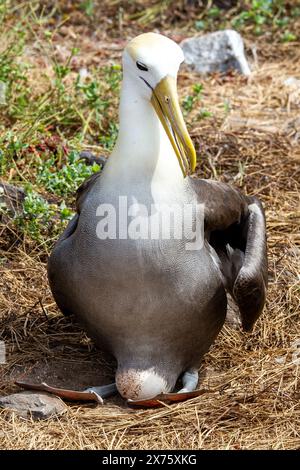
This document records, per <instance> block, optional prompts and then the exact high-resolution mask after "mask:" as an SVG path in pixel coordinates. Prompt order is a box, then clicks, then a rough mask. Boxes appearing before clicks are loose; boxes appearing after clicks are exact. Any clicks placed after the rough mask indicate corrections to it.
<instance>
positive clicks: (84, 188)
mask: <svg viewBox="0 0 300 470" xmlns="http://www.w3.org/2000/svg"><path fill="white" fill-rule="evenodd" d="M100 176H101V171H99V172H97V173H94V174H93V175H91V176H90V177H89V178H87V179H86V180H85V181H84V182H83V183H82V184H81V185H80V186H79V188H78V189H77V191H76V210H77V213H78V214H80V212H81V208H82V206H83V204H84V201H85V199H86V197H87V195H88V193H89V192H90V190H91V189H92V187H93V186H94V184H95V182H96V181H98V179H99V178H100Z"/></svg>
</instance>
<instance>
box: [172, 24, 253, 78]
mask: <svg viewBox="0 0 300 470" xmlns="http://www.w3.org/2000/svg"><path fill="white" fill-rule="evenodd" d="M180 45H181V47H182V50H183V53H184V58H185V59H184V61H185V63H186V64H187V65H189V66H190V67H191V68H192V69H193V70H195V71H196V72H199V73H211V72H227V71H228V70H230V69H235V70H238V72H240V73H241V74H243V75H246V76H249V75H250V74H251V70H250V67H249V65H248V62H247V59H246V57H245V54H244V43H243V39H242V37H241V35H240V34H239V33H237V32H236V31H234V30H232V29H226V30H224V31H217V32H215V33H210V34H206V35H205V36H201V37H194V38H189V39H185V40H184V41H182V43H181V44H180Z"/></svg>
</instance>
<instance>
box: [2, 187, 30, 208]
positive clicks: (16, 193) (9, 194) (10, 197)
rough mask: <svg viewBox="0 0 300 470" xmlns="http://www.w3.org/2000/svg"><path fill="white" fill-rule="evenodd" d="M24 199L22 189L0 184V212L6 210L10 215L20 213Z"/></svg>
mask: <svg viewBox="0 0 300 470" xmlns="http://www.w3.org/2000/svg"><path fill="white" fill-rule="evenodd" d="M24 199H25V191H24V189H23V188H18V187H16V186H13V185H12V184H8V183H1V182H0V212H1V209H4V210H7V211H8V212H9V213H10V214H11V215H15V214H16V213H19V212H21V211H22V203H23V201H24Z"/></svg>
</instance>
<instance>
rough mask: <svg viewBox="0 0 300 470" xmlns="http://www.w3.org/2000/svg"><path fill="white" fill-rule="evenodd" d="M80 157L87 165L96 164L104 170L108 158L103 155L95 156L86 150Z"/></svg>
mask: <svg viewBox="0 0 300 470" xmlns="http://www.w3.org/2000/svg"><path fill="white" fill-rule="evenodd" d="M79 157H80V159H81V160H84V161H85V163H86V164H87V165H93V164H94V163H97V165H101V166H102V168H103V167H104V165H105V163H106V158H105V157H103V156H102V155H99V156H97V155H94V154H93V153H92V152H89V151H88V150H84V151H83V152H80V154H79Z"/></svg>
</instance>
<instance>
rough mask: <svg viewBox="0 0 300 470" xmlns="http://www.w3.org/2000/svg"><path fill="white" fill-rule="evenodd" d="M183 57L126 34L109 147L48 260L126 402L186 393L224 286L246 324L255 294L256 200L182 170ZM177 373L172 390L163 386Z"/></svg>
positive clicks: (61, 302)
mask: <svg viewBox="0 0 300 470" xmlns="http://www.w3.org/2000/svg"><path fill="white" fill-rule="evenodd" d="M182 61H183V53H182V50H181V48H180V47H179V46H178V45H177V44H176V43H175V42H173V41H172V40H170V39H168V38H166V37H164V36H162V35H159V34H154V33H146V34H142V35H140V36H138V37H136V38H134V39H133V40H132V41H130V42H129V44H128V45H127V47H126V49H125V51H124V54H123V82H122V91H121V100H120V128H119V135H118V138H117V142H116V145H115V148H114V150H113V152H112V154H111V155H110V157H109V159H108V162H107V164H106V166H105V167H104V169H103V171H102V173H101V174H96V175H94V176H93V177H92V178H90V179H89V180H87V181H86V182H85V183H84V184H83V185H82V186H81V187H80V188H79V190H78V196H77V214H76V215H75V217H74V218H73V220H72V221H71V222H70V223H69V225H68V227H67V228H66V230H65V231H64V233H63V235H62V236H61V238H60V239H59V240H58V242H57V244H56V246H55V248H54V250H53V252H52V254H51V256H50V259H49V269H48V273H49V281H50V286H51V289H52V292H53V295H54V298H55V300H56V302H57V304H58V306H59V308H60V309H61V310H62V312H63V313H65V314H69V313H72V314H75V315H76V316H77V317H78V318H79V319H80V320H81V321H82V323H83V324H84V326H85V328H86V330H87V332H88V333H89V335H90V336H91V337H92V338H93V339H94V340H95V342H96V343H97V344H98V345H99V346H100V347H101V348H105V349H107V350H108V351H110V352H111V353H112V354H113V355H114V356H115V358H116V360H117V364H118V367H117V371H116V387H117V390H118V391H119V392H120V394H121V395H122V396H123V397H125V398H127V399H129V400H133V401H135V402H136V403H146V404H147V403H148V404H151V403H152V402H151V400H148V399H151V398H153V397H154V398H155V397H157V396H158V398H159V399H163V398H164V397H167V398H169V399H171V400H172V397H173V399H174V400H177V399H179V398H180V397H183V398H186V397H188V396H193V391H194V390H195V389H196V387H197V382H198V372H197V371H198V369H199V366H200V363H201V359H202V357H203V355H204V354H205V353H206V352H207V351H208V349H209V347H210V345H211V344H212V342H213V341H214V339H215V338H216V336H217V334H218V333H219V331H220V329H221V328H222V326H223V324H224V321H225V316H226V309H227V298H226V292H228V293H229V294H230V295H231V296H232V297H233V299H234V300H235V302H236V304H237V305H238V307H239V311H240V315H241V321H242V326H243V328H244V330H246V331H250V330H251V329H252V327H253V325H254V322H255V321H256V319H257V318H258V316H259V314H260V313H261V311H262V309H263V306H264V302H265V293H266V285H267V255H266V236H265V218H264V213H263V209H262V205H261V203H260V202H259V200H258V199H257V198H255V197H248V196H244V195H242V194H240V192H239V191H237V190H236V189H234V188H232V187H230V186H229V185H227V184H224V183H220V182H216V181H211V180H203V179H195V178H191V177H190V176H189V175H190V173H191V172H193V170H194V169H195V164H196V155H195V150H194V146H193V143H192V141H191V138H190V136H189V134H188V131H187V128H186V126H185V123H184V120H183V116H182V113H181V110H180V106H179V102H178V96H177V89H176V79H177V72H178V69H179V65H180V63H181V62H182ZM170 213H171V217H170V220H169V221H168V223H167V222H166V220H167V219H168V214H170ZM124 214H125V215H124ZM197 223H198V225H199V227H200V229H199V230H198V229H197ZM164 224H165V225H167V227H164ZM150 228H151V230H150ZM197 230H198V231H197ZM198 232H199V233H198ZM197 234H198V239H197V241H195V240H194V239H195V238H196V237H197ZM199 234H200V235H199ZM193 237H194V238H193ZM193 240H194V242H193ZM179 377H181V378H182V384H183V388H182V389H181V390H180V391H179V396H178V398H177V397H176V395H175V393H173V394H172V393H170V392H172V391H173V390H174V387H175V384H176V382H177V379H178V378H179ZM91 390H94V391H95V392H96V393H98V394H99V395H100V396H101V395H103V393H102V392H104V393H105V390H104V389H103V388H102V387H95V388H92V389H91ZM113 390H114V386H112V387H111V389H110V388H109V391H113ZM106 391H107V390H106Z"/></svg>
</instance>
